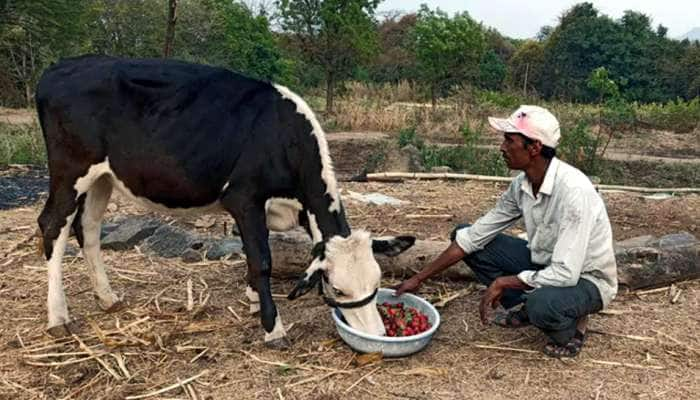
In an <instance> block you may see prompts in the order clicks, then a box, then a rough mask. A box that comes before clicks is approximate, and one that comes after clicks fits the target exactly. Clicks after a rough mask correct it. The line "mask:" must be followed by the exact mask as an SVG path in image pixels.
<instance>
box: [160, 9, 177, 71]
mask: <svg viewBox="0 0 700 400" xmlns="http://www.w3.org/2000/svg"><path fill="white" fill-rule="evenodd" d="M176 11H177V0H168V21H167V26H166V30H165V45H164V47H163V57H164V58H168V57H170V55H171V54H172V51H173V42H174V41H175V23H176V22H177V13H176Z"/></svg>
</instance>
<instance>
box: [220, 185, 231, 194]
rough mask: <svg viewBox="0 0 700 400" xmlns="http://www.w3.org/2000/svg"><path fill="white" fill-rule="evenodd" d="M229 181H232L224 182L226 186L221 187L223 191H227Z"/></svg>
mask: <svg viewBox="0 0 700 400" xmlns="http://www.w3.org/2000/svg"><path fill="white" fill-rule="evenodd" d="M229 183H230V182H226V183H224V186H223V187H221V193H223V192H225V191H226V189H228V185H229Z"/></svg>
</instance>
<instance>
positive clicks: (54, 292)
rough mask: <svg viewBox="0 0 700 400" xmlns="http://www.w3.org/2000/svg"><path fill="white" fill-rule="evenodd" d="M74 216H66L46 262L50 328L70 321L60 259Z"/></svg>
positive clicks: (61, 258)
mask: <svg viewBox="0 0 700 400" xmlns="http://www.w3.org/2000/svg"><path fill="white" fill-rule="evenodd" d="M73 218H75V212H74V213H73V214H71V215H69V216H68V218H66V223H65V225H63V227H62V228H61V232H60V233H59V234H58V238H56V240H55V241H54V242H53V250H52V251H51V257H50V258H49V262H48V263H47V267H48V273H49V290H48V298H47V309H48V313H49V317H48V319H49V325H48V328H49V329H51V328H53V327H56V326H61V325H66V324H68V323H69V322H70V317H69V315H68V304H67V303H66V293H65V292H64V290H63V269H62V268H61V261H62V260H63V253H64V251H65V250H66V243H67V242H68V233H69V232H70V226H71V224H72V223H73Z"/></svg>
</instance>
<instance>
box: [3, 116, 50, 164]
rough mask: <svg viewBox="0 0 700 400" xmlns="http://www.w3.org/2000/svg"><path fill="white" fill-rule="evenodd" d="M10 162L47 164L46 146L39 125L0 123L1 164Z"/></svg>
mask: <svg viewBox="0 0 700 400" xmlns="http://www.w3.org/2000/svg"><path fill="white" fill-rule="evenodd" d="M8 164H32V165H46V147H45V146H44V138H43V137H42V135H41V130H40V129H39V126H38V125H36V124H32V125H11V124H4V123H0V166H3V167H4V166H7V165H8Z"/></svg>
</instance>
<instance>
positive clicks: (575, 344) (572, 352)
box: [542, 330, 586, 358]
mask: <svg viewBox="0 0 700 400" xmlns="http://www.w3.org/2000/svg"><path fill="white" fill-rule="evenodd" d="M585 341H586V334H585V333H584V332H581V331H579V330H576V333H575V334H574V337H573V338H571V340H569V343H567V344H565V345H563V346H562V345H558V344H556V343H554V342H553V341H549V342H547V344H546V345H545V346H544V349H543V350H542V352H543V353H544V354H546V355H548V356H550V357H554V358H571V357H576V356H577V355H578V353H580V352H581V349H582V348H583V343H584V342H585Z"/></svg>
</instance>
